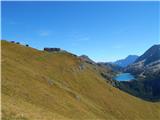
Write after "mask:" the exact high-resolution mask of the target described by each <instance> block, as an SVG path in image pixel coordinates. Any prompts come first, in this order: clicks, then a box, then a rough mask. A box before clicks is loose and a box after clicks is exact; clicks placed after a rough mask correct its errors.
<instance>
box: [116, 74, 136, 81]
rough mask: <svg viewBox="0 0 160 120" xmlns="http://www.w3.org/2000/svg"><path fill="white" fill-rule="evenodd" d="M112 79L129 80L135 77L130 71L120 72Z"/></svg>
mask: <svg viewBox="0 0 160 120" xmlns="http://www.w3.org/2000/svg"><path fill="white" fill-rule="evenodd" d="M114 79H115V80H117V81H130V80H133V79H135V77H134V76H133V75H132V74H130V73H120V74H118V75H117V76H116V77H115V78H114Z"/></svg>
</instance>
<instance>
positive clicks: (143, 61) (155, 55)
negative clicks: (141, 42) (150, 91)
mask: <svg viewBox="0 0 160 120" xmlns="http://www.w3.org/2000/svg"><path fill="white" fill-rule="evenodd" d="M159 70H160V45H153V46H152V47H151V48H149V49H148V50H147V51H146V52H145V53H144V54H143V55H141V56H140V57H139V58H138V59H137V60H136V61H135V62H134V63H133V64H131V65H129V66H128V67H127V68H126V69H125V71H128V72H132V73H133V74H137V75H141V76H144V75H145V76H146V75H147V74H151V73H155V72H156V71H159Z"/></svg>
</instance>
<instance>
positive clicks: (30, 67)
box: [1, 41, 160, 120]
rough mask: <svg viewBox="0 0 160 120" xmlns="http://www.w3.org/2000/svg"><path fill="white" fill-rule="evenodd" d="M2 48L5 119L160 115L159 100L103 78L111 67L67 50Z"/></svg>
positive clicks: (130, 118) (66, 119) (120, 118)
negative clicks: (137, 94) (149, 99)
mask: <svg viewBox="0 0 160 120" xmlns="http://www.w3.org/2000/svg"><path fill="white" fill-rule="evenodd" d="M1 48H2V57H1V58H2V60H1V61H2V63H1V67H2V72H1V75H2V78H1V88H2V93H1V97H2V101H1V106H2V119H3V120H53V119H55V120H80V119H82V120H84V119H86V120H98V119H101V120H112V119H114V120H124V119H126V120H135V119H137V120H140V119H141V120H146V119H150V120H158V119H160V114H159V109H160V104H159V103H154V104H153V103H151V102H146V101H144V100H141V99H139V98H136V97H134V96H131V95H129V94H127V93H124V92H122V91H120V90H119V89H117V88H114V87H113V86H112V85H111V84H110V83H108V82H107V81H109V80H107V79H104V77H102V75H101V73H102V71H103V72H104V73H105V71H107V70H106V69H103V68H102V67H99V66H97V67H95V65H94V64H88V63H86V62H84V61H82V60H81V59H80V58H79V57H76V56H75V55H72V54H69V53H67V52H53V53H49V52H47V51H39V50H36V49H33V48H31V47H26V46H23V45H19V44H15V43H9V42H7V41H2V42H1ZM109 71H110V70H108V73H109ZM110 74H112V73H110Z"/></svg>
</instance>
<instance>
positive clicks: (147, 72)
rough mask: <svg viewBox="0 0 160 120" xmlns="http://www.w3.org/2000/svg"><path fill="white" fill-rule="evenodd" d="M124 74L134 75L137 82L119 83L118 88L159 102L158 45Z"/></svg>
mask: <svg viewBox="0 0 160 120" xmlns="http://www.w3.org/2000/svg"><path fill="white" fill-rule="evenodd" d="M124 71H125V72H130V73H132V74H134V75H136V78H137V80H134V81H130V82H123V83H120V85H119V88H120V89H121V90H124V91H126V92H128V93H130V94H132V95H135V96H138V97H141V98H143V99H147V100H152V101H156V100H160V45H153V46H152V47H151V48H149V49H148V50H147V51H146V52H145V53H144V54H143V55H141V56H140V57H139V58H138V59H137V60H136V61H135V62H134V63H133V64H131V65H129V66H128V67H126V68H125V70H124Z"/></svg>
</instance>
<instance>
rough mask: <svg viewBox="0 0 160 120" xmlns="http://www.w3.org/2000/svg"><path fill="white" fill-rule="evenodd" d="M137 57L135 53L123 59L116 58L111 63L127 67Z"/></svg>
mask: <svg viewBox="0 0 160 120" xmlns="http://www.w3.org/2000/svg"><path fill="white" fill-rule="evenodd" d="M137 58H138V56H137V55H129V56H127V57H126V58H125V59H121V60H117V61H115V62H113V63H114V64H116V65H118V66H120V67H127V66H128V65H130V64H132V63H134V62H135V61H136V59H137Z"/></svg>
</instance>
